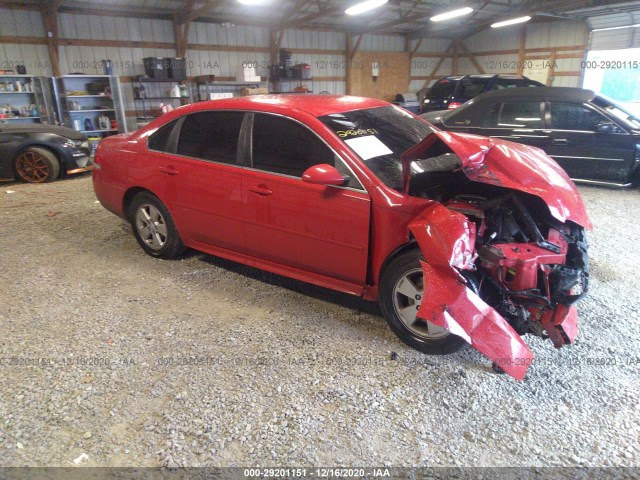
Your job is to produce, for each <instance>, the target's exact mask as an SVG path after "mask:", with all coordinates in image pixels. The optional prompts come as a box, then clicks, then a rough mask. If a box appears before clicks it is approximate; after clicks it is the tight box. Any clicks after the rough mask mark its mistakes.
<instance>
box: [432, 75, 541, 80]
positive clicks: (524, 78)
mask: <svg viewBox="0 0 640 480" xmlns="http://www.w3.org/2000/svg"><path fill="white" fill-rule="evenodd" d="M494 77H495V78H509V79H514V80H530V79H529V78H527V77H524V76H522V75H516V74H513V73H476V74H472V75H449V76H446V77H442V78H440V79H439V80H438V81H440V80H462V79H463V78H494Z"/></svg>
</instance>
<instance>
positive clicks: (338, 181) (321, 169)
mask: <svg viewBox="0 0 640 480" xmlns="http://www.w3.org/2000/svg"><path fill="white" fill-rule="evenodd" d="M302 181H303V182H307V183H314V184H316V185H336V186H338V187H341V186H343V185H346V184H347V182H348V181H349V177H345V176H343V175H342V174H341V173H340V172H339V171H338V170H336V168H335V167H333V166H331V165H329V164H326V163H321V164H320V165H314V166H313V167H309V168H307V170H305V172H304V173H303V174H302Z"/></svg>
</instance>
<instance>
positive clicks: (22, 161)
mask: <svg viewBox="0 0 640 480" xmlns="http://www.w3.org/2000/svg"><path fill="white" fill-rule="evenodd" d="M14 167H15V171H16V175H17V177H18V178H19V179H20V180H22V181H23V182H27V183H46V182H53V181H54V180H55V179H56V178H58V177H59V176H60V162H59V161H58V158H57V157H56V156H55V155H54V154H53V152H51V151H49V150H47V149H45V148H39V147H29V148H25V149H24V150H22V151H21V152H20V153H18V155H16V158H15V160H14Z"/></svg>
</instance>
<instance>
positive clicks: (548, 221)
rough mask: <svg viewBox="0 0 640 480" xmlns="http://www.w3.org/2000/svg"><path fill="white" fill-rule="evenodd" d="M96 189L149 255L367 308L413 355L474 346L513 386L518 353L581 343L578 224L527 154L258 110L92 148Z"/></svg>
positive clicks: (515, 148)
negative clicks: (254, 276)
mask: <svg viewBox="0 0 640 480" xmlns="http://www.w3.org/2000/svg"><path fill="white" fill-rule="evenodd" d="M93 185H94V189H95V192H96V195H97V197H98V199H99V200H100V202H101V203H102V205H103V206H104V207H105V208H107V209H108V210H110V211H111V212H113V213H115V214H116V215H118V216H120V217H122V218H124V219H126V220H127V221H129V222H130V223H131V225H132V227H133V231H134V233H135V236H136V238H137V240H138V242H139V243H140V245H141V246H142V248H143V249H144V250H145V251H146V252H147V253H148V254H150V255H152V256H155V257H160V258H166V259H169V258H175V257H177V256H179V255H180V254H181V253H182V252H183V251H184V250H185V248H187V247H189V248H193V249H196V250H199V251H202V252H206V253H208V254H211V255H216V256H219V257H223V258H227V259H231V260H234V261H237V262H241V263H244V264H247V265H251V266H254V267H257V268H261V269H264V270H268V271H270V272H275V273H278V274H281V275H285V276H288V277H292V278H295V279H298V280H302V281H305V282H309V283H313V284H316V285H320V286H323V287H328V288H331V289H335V290H339V291H342V292H346V293H350V294H353V295H358V296H362V297H363V298H365V299H368V300H379V301H380V304H381V308H382V311H383V313H384V316H385V318H386V320H387V322H388V324H389V326H390V327H391V328H392V329H393V331H394V332H395V333H396V334H397V335H398V337H399V338H400V339H401V340H403V341H404V342H405V343H407V344H408V345H410V346H412V347H414V348H416V349H418V350H420V351H423V352H425V353H431V354H442V353H449V352H453V351H455V350H457V349H459V348H460V347H462V346H464V345H466V344H467V343H469V344H471V345H472V346H474V347H475V348H477V349H478V350H480V351H481V352H482V353H484V354H485V355H486V356H488V357H489V358H491V359H492V360H493V362H494V367H496V366H497V367H500V368H502V369H503V370H505V371H506V372H507V373H509V374H511V375H512V376H514V377H515V378H518V379H521V378H522V377H523V376H524V373H525V371H526V369H527V367H528V365H529V364H530V363H531V360H532V359H533V354H532V352H531V351H530V350H529V348H528V347H527V346H526V345H525V344H524V342H523V340H522V338H521V335H524V334H525V333H532V334H535V335H539V336H544V335H546V336H548V337H549V338H550V339H551V340H552V341H553V343H554V345H555V346H556V347H560V346H562V345H564V344H567V343H571V342H572V341H573V339H574V338H575V336H576V334H577V316H576V307H575V303H576V302H577V300H579V299H580V298H581V297H582V296H583V295H584V294H585V292H586V290H587V287H588V260H587V251H586V250H587V245H586V240H585V234H584V229H585V228H590V222H589V219H588V217H587V214H586V211H585V207H584V204H583V202H582V200H581V199H580V196H579V194H578V192H577V191H576V189H575V187H574V185H573V183H572V182H571V181H570V180H569V179H568V177H567V176H566V174H565V173H564V171H563V170H562V169H560V168H559V167H558V165H557V164H556V163H555V162H554V161H553V160H551V159H550V158H549V157H547V156H546V155H545V154H544V153H543V152H542V151H541V150H539V149H536V148H533V147H528V146H525V145H519V144H515V143H510V142H504V141H500V140H497V139H488V138H484V137H477V136H471V135H463V134H455V133H448V132H442V131H439V130H437V129H435V128H434V127H432V126H431V125H429V124H428V123H426V122H425V121H423V120H422V119H420V118H418V117H416V116H414V115H412V114H410V113H408V112H406V111H405V110H403V109H401V108H399V107H396V106H393V105H390V104H389V103H386V102H382V101H378V100H372V99H366V98H359V97H349V96H324V95H322V96H314V95H286V96H256V97H247V98H235V99H228V100H216V101H210V102H202V103H198V104H193V105H188V106H186V107H182V108H179V109H177V110H175V111H173V112H171V113H168V114H166V115H163V116H162V117H160V118H159V119H157V120H155V121H154V122H152V123H151V124H149V125H148V126H146V127H145V128H143V129H141V130H138V131H137V132H135V133H132V134H127V135H117V136H113V137H109V138H107V139H105V140H104V141H102V142H101V143H100V146H99V147H98V150H97V153H96V158H95V170H94V174H93Z"/></svg>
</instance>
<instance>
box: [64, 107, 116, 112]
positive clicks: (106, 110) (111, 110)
mask: <svg viewBox="0 0 640 480" xmlns="http://www.w3.org/2000/svg"><path fill="white" fill-rule="evenodd" d="M91 112H115V110H114V109H113V108H98V109H95V110H69V113H91Z"/></svg>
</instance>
